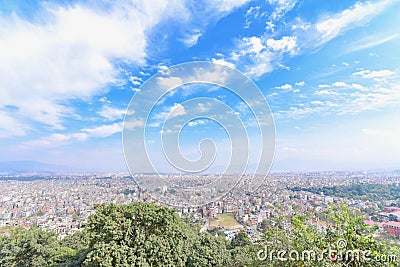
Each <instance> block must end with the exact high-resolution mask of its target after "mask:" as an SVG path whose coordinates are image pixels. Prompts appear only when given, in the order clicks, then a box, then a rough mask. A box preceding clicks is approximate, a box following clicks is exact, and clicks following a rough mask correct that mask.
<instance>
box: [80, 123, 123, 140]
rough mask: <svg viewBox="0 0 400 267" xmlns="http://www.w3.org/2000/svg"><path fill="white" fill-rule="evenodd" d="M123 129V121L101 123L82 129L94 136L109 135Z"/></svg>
mask: <svg viewBox="0 0 400 267" xmlns="http://www.w3.org/2000/svg"><path fill="white" fill-rule="evenodd" d="M121 131H122V123H113V124H108V125H101V126H98V127H95V128H88V129H82V132H83V133H87V134H88V135H90V136H93V137H108V136H111V135H113V134H116V133H119V132H121Z"/></svg>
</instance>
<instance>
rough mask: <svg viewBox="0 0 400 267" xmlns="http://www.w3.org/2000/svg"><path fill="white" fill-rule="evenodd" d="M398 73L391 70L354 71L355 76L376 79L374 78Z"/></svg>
mask: <svg viewBox="0 0 400 267" xmlns="http://www.w3.org/2000/svg"><path fill="white" fill-rule="evenodd" d="M394 74H396V73H395V72H394V71H391V70H374V71H371V70H360V71H358V72H354V73H353V75H354V76H361V77H362V78H365V79H374V78H382V77H388V76H392V75H394Z"/></svg>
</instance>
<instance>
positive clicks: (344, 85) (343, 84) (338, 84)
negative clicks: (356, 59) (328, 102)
mask: <svg viewBox="0 0 400 267" xmlns="http://www.w3.org/2000/svg"><path fill="white" fill-rule="evenodd" d="M332 86H333V87H349V85H348V84H347V83H345V82H335V83H333V84H332Z"/></svg>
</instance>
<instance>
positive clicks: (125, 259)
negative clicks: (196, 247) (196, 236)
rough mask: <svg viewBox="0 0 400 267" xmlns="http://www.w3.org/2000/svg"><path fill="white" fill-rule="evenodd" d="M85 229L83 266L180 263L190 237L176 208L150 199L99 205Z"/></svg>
mask: <svg viewBox="0 0 400 267" xmlns="http://www.w3.org/2000/svg"><path fill="white" fill-rule="evenodd" d="M86 229H87V231H88V234H89V253H88V254H87V257H86V260H85V261H84V262H83V266H184V265H185V263H186V260H187V257H188V254H189V252H190V250H189V247H190V245H191V242H190V241H191V240H192V239H193V233H192V231H191V229H190V228H189V226H188V225H187V224H186V223H184V222H183V221H182V220H181V219H180V218H179V217H178V214H177V213H176V211H174V210H173V209H170V208H165V207H160V206H157V205H156V204H153V203H132V204H130V205H113V204H111V205H108V206H106V205H99V206H97V207H96V213H95V214H94V215H92V216H91V217H90V218H89V220H88V223H87V225H86Z"/></svg>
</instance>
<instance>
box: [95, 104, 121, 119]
mask: <svg viewBox="0 0 400 267" xmlns="http://www.w3.org/2000/svg"><path fill="white" fill-rule="evenodd" d="M125 112H126V109H118V108H113V107H110V106H103V107H102V109H101V110H100V111H99V112H98V114H99V115H100V116H102V117H104V118H105V119H107V120H109V121H115V120H118V119H122V118H123V117H124V115H125Z"/></svg>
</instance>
